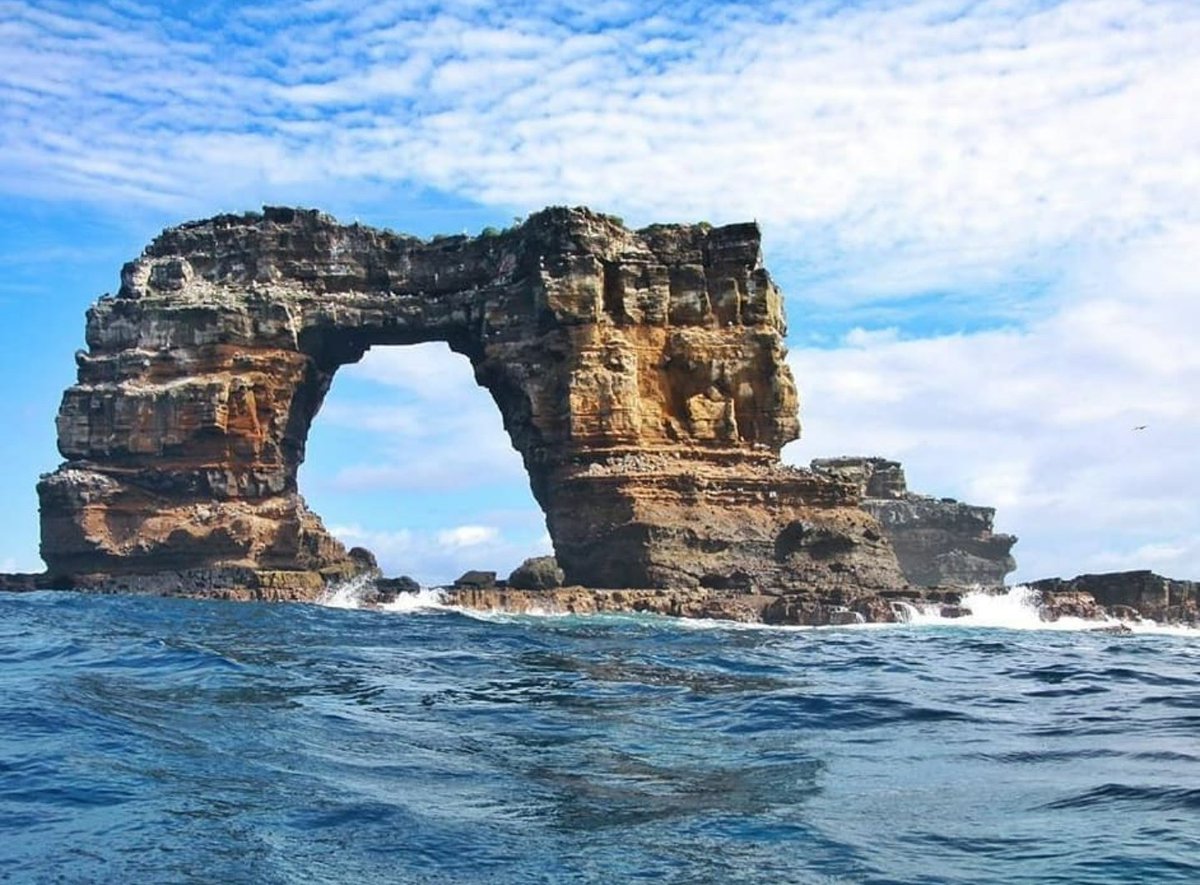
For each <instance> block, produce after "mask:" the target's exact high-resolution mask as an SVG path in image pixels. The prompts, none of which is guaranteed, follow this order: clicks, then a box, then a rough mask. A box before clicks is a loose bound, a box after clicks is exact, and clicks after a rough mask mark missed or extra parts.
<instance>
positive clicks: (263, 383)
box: [38, 208, 901, 595]
mask: <svg viewBox="0 0 1200 885" xmlns="http://www.w3.org/2000/svg"><path fill="white" fill-rule="evenodd" d="M783 333H784V317H783V304H782V298H781V296H780V293H779V290H778V289H777V288H776V286H775V285H774V283H773V282H772V281H771V279H770V277H769V275H768V274H767V272H766V270H765V269H764V268H763V266H762V264H761V256H760V249H759V231H758V228H757V226H756V225H753V224H740V225H731V226H726V227H721V228H712V227H710V226H708V225H670V226H668V225H655V226H652V227H649V228H646V229H644V230H641V231H636V232H635V231H629V230H627V229H625V227H624V226H623V225H622V224H620V223H619V222H618V221H617V220H615V219H613V218H611V217H609V216H605V215H601V214H597V213H594V212H591V211H589V210H586V209H565V208H552V209H547V210H544V211H542V212H540V213H537V214H535V215H533V216H531V217H530V218H529V219H528V220H527V221H526V222H525V223H524V224H522V225H520V226H519V227H516V228H514V229H512V230H509V231H506V232H503V233H500V234H496V235H484V236H479V237H475V238H468V237H449V238H440V239H435V240H433V241H430V242H425V241H422V240H418V239H415V238H412V237H407V236H403V235H398V234H394V233H391V232H387V231H379V230H374V229H372V228H368V227H364V226H361V225H358V224H354V225H341V224H338V223H337V222H336V221H335V220H334V219H332V218H330V217H328V216H326V215H323V214H321V213H319V212H315V211H310V210H296V209H286V208H268V209H266V210H264V212H263V213H261V214H259V213H248V214H245V215H224V216H219V217H216V218H212V219H209V220H206V221H201V222H194V223H190V224H185V225H182V226H180V227H177V228H172V229H170V230H167V231H164V232H163V234H161V235H160V236H159V237H158V238H157V239H156V240H154V242H153V243H151V244H150V246H148V247H147V248H146V250H145V252H144V253H143V254H142V256H141V257H140V258H138V259H137V260H135V261H133V262H131V263H130V264H128V265H126V266H125V268H124V269H123V270H122V274H121V289H120V291H119V292H118V293H117V294H116V295H115V296H104V297H102V298H101V299H100V300H99V301H98V302H97V303H96V304H95V305H93V307H92V308H91V309H90V310H89V311H88V317H87V344H88V350H87V351H86V352H80V353H79V354H78V355H77V362H78V369H79V376H78V382H77V383H76V384H75V385H74V386H72V387H70V388H68V390H67V391H66V393H65V394H64V397H63V402H62V406H61V409H60V411H59V416H58V435H59V449H60V452H61V453H62V455H63V457H64V458H65V459H66V462H65V463H64V464H63V465H61V466H60V467H59V468H58V470H56V471H55V472H54V473H51V474H48V475H46V476H44V477H43V478H42V481H41V482H40V483H39V487H38V491H39V496H40V501H41V513H42V554H43V557H44V558H45V560H46V562H47V565H48V567H49V570H50V572H51V573H52V574H54V575H57V576H60V577H63V578H66V579H68V580H76V579H79V578H80V577H81V576H86V575H94V574H102V575H137V574H154V573H159V572H164V571H172V572H175V571H180V570H193V571H195V570H201V571H203V570H213V569H218V570H220V569H243V570H247V571H249V572H251V573H267V572H270V573H273V574H274V573H284V574H285V577H282V578H280V577H279V576H278V575H277V574H276V575H275V577H272V578H271V579H270V580H274V581H283V582H285V583H286V582H288V581H290V582H291V584H290V585H289V586H296V587H301V585H303V587H301V589H299V590H295V591H294V594H293V595H304V594H305V593H308V592H310V591H311V592H315V590H314V588H315V587H316V586H317V584H316V583H315V580H316V579H314V581H313V582H310V583H308V584H305V582H304V581H303V580H301V578H300V576H301V574H308V575H310V576H319V577H320V578H321V579H322V580H328V579H330V578H332V577H341V576H344V575H347V574H350V573H352V572H354V571H355V570H356V569H359V568H361V567H362V566H363V562H364V560H363V559H362V558H361V557H356V556H353V555H351V554H349V553H347V551H346V550H345V549H344V548H343V547H342V545H341V544H340V543H338V542H337V541H336V540H335V539H333V538H332V537H331V536H329V535H328V533H327V532H326V531H325V529H324V527H323V526H322V525H321V522H320V520H319V519H318V518H317V517H316V516H315V515H314V514H312V513H311V512H310V511H309V510H308V508H307V507H306V506H305V504H304V501H303V498H301V496H300V494H299V491H298V489H297V484H296V473H297V468H298V467H299V465H300V463H301V462H302V460H303V458H304V447H305V440H306V437H307V434H308V429H309V426H310V424H311V422H312V420H313V417H314V415H315V414H316V413H317V410H318V409H319V408H320V406H321V402H322V400H323V398H324V396H325V393H326V391H327V390H328V389H329V385H330V382H331V381H332V378H333V375H334V373H335V372H336V371H337V369H338V367H339V366H342V365H345V364H346V363H350V362H355V361H357V360H358V359H360V358H361V357H362V355H363V353H364V352H365V351H366V350H367V349H368V348H370V347H372V346H376V345H384V344H415V343H419V342H425V341H445V342H447V343H448V344H449V345H450V347H451V348H452V349H453V350H455V351H457V352H459V353H462V354H464V355H465V356H466V357H467V358H468V359H469V360H470V361H471V364H472V366H473V367H474V372H475V378H476V380H477V382H478V383H479V384H480V385H482V386H483V387H485V388H486V389H487V390H488V391H489V392H490V393H491V395H492V398H493V399H494V400H495V402H496V405H497V407H498V408H499V409H500V412H501V415H502V416H503V419H504V426H505V429H506V430H507V432H508V434H509V437H510V438H511V440H512V444H513V446H514V447H515V448H516V450H517V451H518V452H519V453H520V454H521V457H522V459H523V461H524V464H525V467H526V469H527V470H528V473H529V480H530V486H531V488H532V491H533V494H534V497H535V498H536V499H537V501H538V502H539V504H540V505H541V506H542V508H543V509H544V510H545V512H546V517H547V524H548V527H549V529H550V533H551V537H552V538H553V541H554V546H555V550H556V553H557V555H558V558H559V561H560V563H561V565H562V567H563V568H564V569H565V571H566V573H567V576H568V578H569V580H571V581H574V582H577V583H580V584H585V585H589V586H595V587H655V586H694V585H697V584H703V585H705V586H712V587H744V588H745V589H768V588H785V587H792V588H794V587H795V586H796V585H797V584H806V585H813V584H815V583H819V584H821V585H822V586H826V587H828V586H844V585H847V584H850V585H856V586H860V587H871V586H884V585H889V584H892V585H895V584H898V583H900V582H901V579H900V578H899V572H898V569H897V568H896V565H895V559H894V556H892V554H891V551H890V548H889V547H888V546H887V543H886V541H882V540H881V539H880V537H879V533H878V532H877V530H876V526H875V524H874V522H873V520H872V519H871V518H870V517H868V516H867V515H866V514H865V513H863V512H862V511H861V510H859V509H858V508H857V507H856V506H855V504H856V498H855V492H854V490H853V489H852V488H851V487H850V486H848V485H846V484H841V483H838V482H837V481H835V480H831V479H828V478H823V477H819V476H815V475H813V474H811V473H809V472H807V471H801V470H796V469H792V468H785V467H782V466H781V465H780V463H779V450H780V447H781V446H782V445H784V444H785V443H786V442H788V441H790V440H792V439H794V438H795V437H796V436H797V435H798V433H799V424H798V420H797V398H796V391H795V386H794V384H793V381H792V378H791V374H790V372H789V371H788V368H787V365H786V363H785V361H784V355H785V351H784V347H783ZM796 525H801V526H803V527H804V528H803V530H797V529H796V527H795V526H796ZM834 536H836V538H838V539H840V540H839V541H838V543H830V542H829V541H830V538H831V537H834ZM814 537H815V538H822V539H824V543H822V544H820V545H817V546H815V547H813V548H812V549H809V548H808V546H806V544H805V543H804V539H805V538H814ZM797 539H799V540H797ZM793 542H794V543H793ZM304 587H307V588H308V589H307V590H306V589H303V588H304ZM288 592H289V593H291V592H292V591H288Z"/></svg>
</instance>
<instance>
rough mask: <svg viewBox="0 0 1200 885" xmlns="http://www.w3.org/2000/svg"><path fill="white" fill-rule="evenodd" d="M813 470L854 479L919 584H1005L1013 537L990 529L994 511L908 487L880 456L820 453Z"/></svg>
mask: <svg viewBox="0 0 1200 885" xmlns="http://www.w3.org/2000/svg"><path fill="white" fill-rule="evenodd" d="M812 469H813V470H814V471H816V472H817V473H820V474H823V475H826V476H830V477H835V478H837V479H840V480H844V481H847V482H851V483H853V484H854V485H855V486H856V487H857V488H858V490H859V494H860V495H861V496H862V507H863V509H864V510H866V511H867V512H868V513H870V514H871V515H872V516H874V517H875V518H876V519H878V520H879V524H880V525H881V526H882V527H883V532H884V534H885V535H886V536H887V538H888V540H889V541H891V542H892V547H894V548H895V550H896V558H897V559H899V561H900V568H901V569H902V570H903V571H904V577H905V578H907V579H908V581H909V583H912V584H915V585H917V586H921V587H970V586H974V585H979V586H980V587H983V588H984V589H998V588H1000V587H1003V586H1004V578H1005V576H1006V575H1007V574H1008V573H1009V572H1011V571H1013V570H1014V569H1015V568H1016V567H1017V564H1016V561H1015V560H1014V559H1013V557H1012V555H1011V554H1010V553H1009V551H1010V550H1011V549H1012V546H1013V544H1015V543H1016V542H1017V539H1016V538H1015V537H1013V536H1012V535H1004V534H997V533H995V532H993V531H992V520H993V518H994V517H995V515H996V511H995V509H994V508H991V507H978V506H976V505H974V504H963V503H961V502H959V501H955V500H954V499H952V498H931V497H929V496H928V495H918V494H914V493H913V492H910V491H909V490H908V485H907V483H906V481H905V479H904V470H903V469H902V468H901V467H900V465H899V464H898V463H897V462H895V461H888V460H885V459H883V458H856V457H845V458H823V459H818V460H816V461H813V462H812Z"/></svg>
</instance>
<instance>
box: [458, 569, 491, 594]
mask: <svg viewBox="0 0 1200 885" xmlns="http://www.w3.org/2000/svg"><path fill="white" fill-rule="evenodd" d="M454 586H455V587H475V588H479V589H482V588H485V587H495V586H496V573H495V572H482V571H478V570H476V569H471V570H470V571H467V572H463V573H462V575H460V576H459V577H458V579H457V580H456V581H455V582H454Z"/></svg>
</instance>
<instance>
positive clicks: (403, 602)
mask: <svg viewBox="0 0 1200 885" xmlns="http://www.w3.org/2000/svg"><path fill="white" fill-rule="evenodd" d="M448 608H454V606H449V605H446V594H445V591H444V590H442V589H440V588H438V587H422V588H421V589H420V590H418V591H417V592H416V593H399V594H397V595H396V598H395V600H393V601H392V602H387V603H384V604H383V605H381V606H379V609H380V611H385V612H418V611H428V610H430V609H448Z"/></svg>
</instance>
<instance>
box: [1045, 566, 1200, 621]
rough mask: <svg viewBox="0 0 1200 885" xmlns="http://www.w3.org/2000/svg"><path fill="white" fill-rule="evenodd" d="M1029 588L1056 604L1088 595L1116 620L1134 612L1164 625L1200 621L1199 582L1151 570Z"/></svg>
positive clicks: (1051, 580) (1055, 581)
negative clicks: (1179, 579)
mask: <svg viewBox="0 0 1200 885" xmlns="http://www.w3.org/2000/svg"><path fill="white" fill-rule="evenodd" d="M1029 586H1030V587H1032V588H1033V589H1035V590H1037V591H1039V592H1040V593H1041V594H1042V597H1043V599H1045V600H1049V601H1050V603H1051V604H1056V605H1057V604H1058V603H1057V602H1055V601H1056V600H1062V599H1071V598H1072V597H1073V596H1075V595H1086V596H1089V597H1090V598H1092V599H1093V600H1094V601H1095V603H1098V604H1099V605H1100V606H1103V607H1104V608H1106V609H1108V611H1109V613H1110V614H1112V615H1113V616H1114V617H1122V616H1123V615H1124V613H1125V612H1128V611H1129V610H1132V611H1135V612H1137V613H1138V614H1139V615H1140V616H1141V617H1143V618H1149V619H1150V620H1152V621H1159V622H1163V623H1196V622H1197V620H1198V619H1200V598H1198V597H1200V583H1197V582H1196V581H1177V580H1174V579H1172V578H1164V577H1163V576H1162V575H1157V574H1155V573H1154V572H1151V571H1132V572H1107V573H1104V574H1098V575H1079V576H1077V577H1075V578H1071V579H1069V580H1066V579H1063V578H1046V579H1044V580H1041V581H1034V582H1033V583H1032V584H1030V585H1029ZM1126 619H1127V618H1126Z"/></svg>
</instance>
